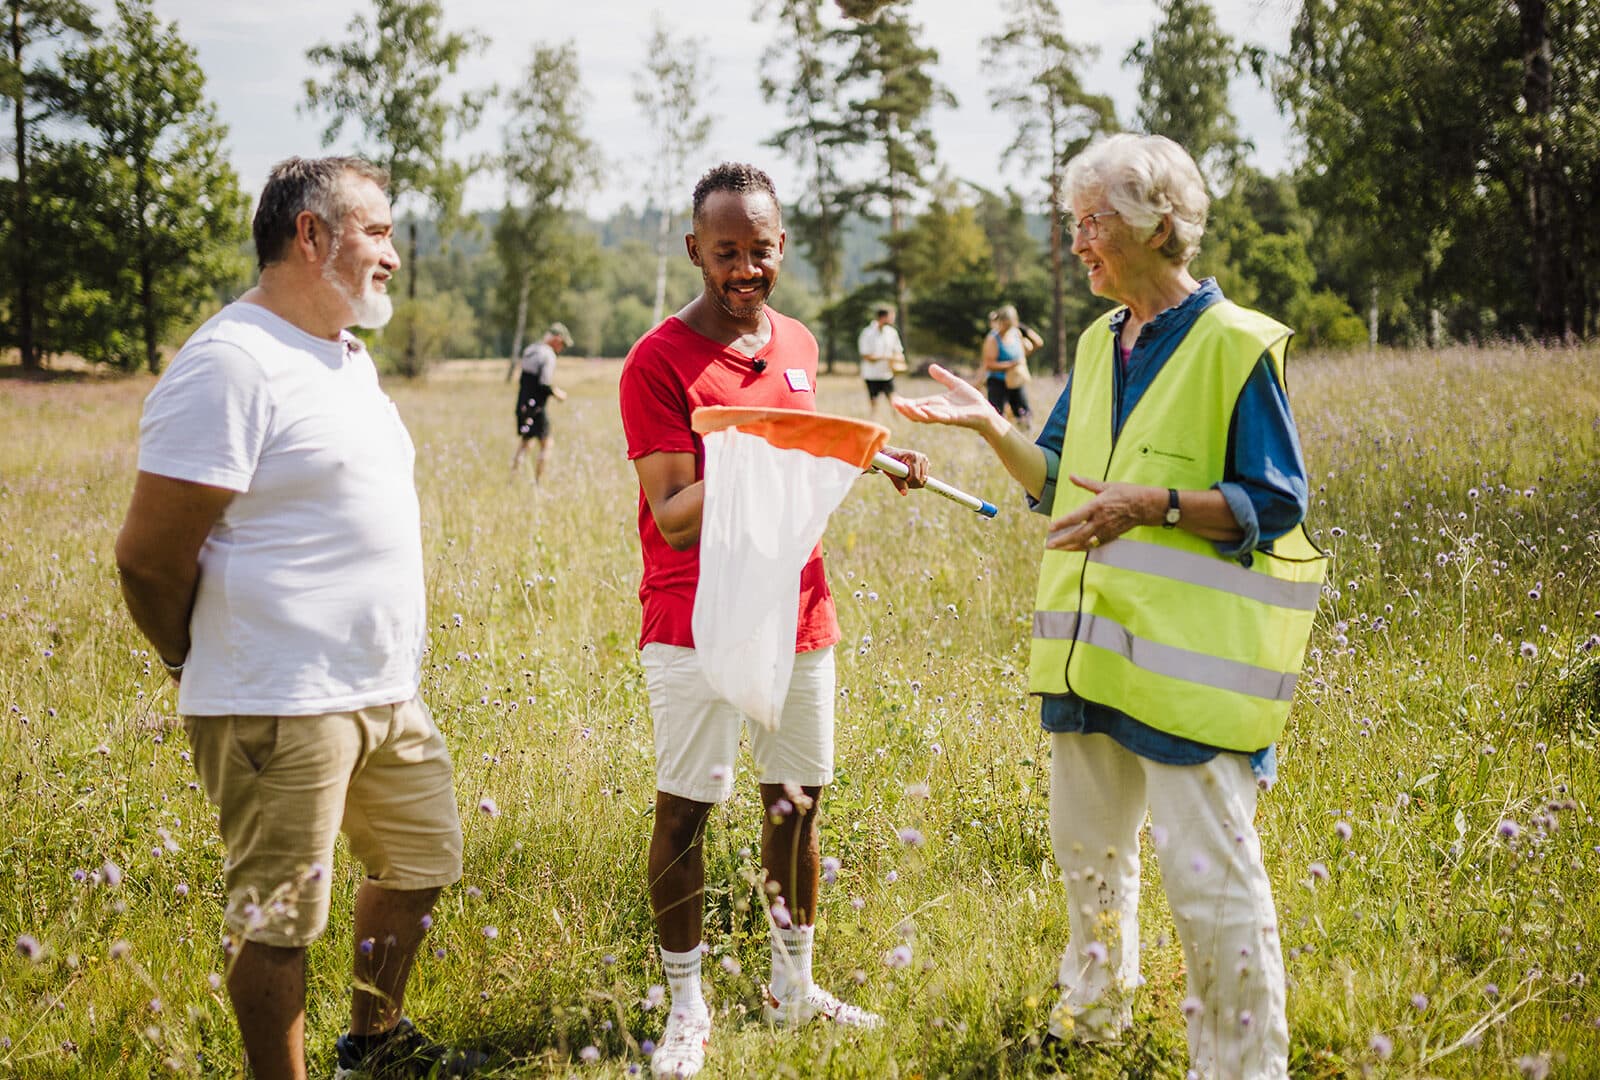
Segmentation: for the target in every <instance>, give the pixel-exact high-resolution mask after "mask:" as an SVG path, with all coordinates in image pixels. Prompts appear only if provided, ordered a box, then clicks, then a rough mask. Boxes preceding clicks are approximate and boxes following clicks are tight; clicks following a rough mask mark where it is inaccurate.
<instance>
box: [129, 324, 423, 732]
mask: <svg viewBox="0 0 1600 1080" xmlns="http://www.w3.org/2000/svg"><path fill="white" fill-rule="evenodd" d="M415 457H416V451H415V449H414V448H413V446H412V443H411V437H410V435H408V434H407V432H406V428H405V424H404V423H402V422H401V419H400V414H399V412H398V411H397V410H396V409H395V405H394V402H392V401H390V400H389V398H388V396H387V395H385V394H384V392H383V390H382V389H381V388H380V387H379V385H378V373H377V369H376V368H374V367H373V364H372V358H371V357H370V356H368V354H367V351H366V349H365V348H364V347H363V346H362V344H361V342H360V340H359V339H357V338H356V337H354V336H353V335H351V334H343V335H341V338H340V340H338V341H329V340H327V339H326V338H318V337H314V336H312V335H311V334H308V333H306V332H305V331H303V330H300V329H299V328H298V327H296V326H294V325H293V324H291V323H289V322H286V321H285V320H283V319H281V318H279V317H278V316H276V315H274V314H272V313H271V312H269V311H267V310H266V309H265V308H263V307H260V306H258V305H255V304H248V303H234V304H230V305H229V306H228V307H226V308H224V309H223V310H222V311H221V312H219V313H218V314H217V315H216V316H214V317H213V318H212V319H210V320H209V321H208V322H207V323H206V324H205V325H204V326H202V327H201V328H200V329H199V330H197V331H196V332H195V334H194V336H193V337H191V338H190V339H189V340H188V342H187V343H185V345H184V346H183V349H182V350H180V351H179V353H178V355H177V356H176V357H175V358H174V359H173V361H172V366H171V367H170V368H169V369H168V370H167V373H166V374H165V375H164V376H163V377H162V379H161V381H160V382H159V383H157V384H156V387H155V389H154V390H152V391H151V392H150V396H149V397H148V398H146V399H145V405H144V418H143V419H142V420H141V422H140V424H139V469H140V471H141V472H149V473H155V474H157V475H160V476H168V477H173V478H175V479H178V480H189V481H193V482H195V483H200V484H209V485H212V486H215V487H223V488H229V489H231V490H233V491H236V492H239V494H238V495H237V496H235V498H234V500H233V501H232V502H231V503H230V504H229V505H228V508H227V510H226V511H224V513H223V515H222V518H221V520H220V521H218V522H217V524H216V526H215V527H214V528H213V529H212V530H211V535H210V536H209V537H207V538H206V542H205V545H204V547H202V549H201V551H200V584H199V588H198V591H197V593H196V595H195V602H194V613H193V615H192V616H191V618H190V624H189V634H190V639H191V645H190V651H189V657H188V660H187V663H186V665H185V667H184V671H183V681H182V682H181V683H180V684H179V689H178V711H179V712H180V713H182V714H184V715H186V716H218V715H228V714H240V715H272V716H306V715H312V714H316V713H325V712H340V711H344V710H350V709H360V708H365V707H367V706H369V705H381V704H387V703H390V702H397V701H407V700H409V699H410V698H412V697H413V696H415V694H416V692H417V689H418V686H419V674H420V670H421V663H422V649H423V644H424V639H425V635H426V633H427V623H426V618H427V614H426V607H425V601H424V592H423V577H422V528H421V514H420V511H419V509H418V505H417V492H416V486H415V484H414V482H413V479H412V465H413V462H414V460H415Z"/></svg>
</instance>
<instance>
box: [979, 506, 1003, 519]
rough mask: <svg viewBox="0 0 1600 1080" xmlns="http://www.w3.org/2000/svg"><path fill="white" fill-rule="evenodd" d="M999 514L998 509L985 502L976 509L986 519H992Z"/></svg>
mask: <svg viewBox="0 0 1600 1080" xmlns="http://www.w3.org/2000/svg"><path fill="white" fill-rule="evenodd" d="M999 512H1000V508H999V507H997V506H996V505H995V504H994V503H989V502H986V503H984V504H983V505H982V506H980V507H978V513H980V514H982V515H983V516H984V517H986V518H992V517H994V516H995V515H996V514H998V513H999Z"/></svg>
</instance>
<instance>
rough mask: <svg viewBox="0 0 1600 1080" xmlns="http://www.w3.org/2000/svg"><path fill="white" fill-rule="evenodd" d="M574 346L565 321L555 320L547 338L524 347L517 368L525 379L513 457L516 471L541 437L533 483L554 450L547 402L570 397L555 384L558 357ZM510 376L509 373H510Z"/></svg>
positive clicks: (519, 395)
mask: <svg viewBox="0 0 1600 1080" xmlns="http://www.w3.org/2000/svg"><path fill="white" fill-rule="evenodd" d="M571 347H572V333H571V331H569V330H568V329H567V327H566V324H564V323H551V324H550V329H548V330H546V331H545V332H544V337H543V338H541V339H540V340H538V341H535V342H531V343H530V344H529V345H528V347H527V348H526V349H523V350H522V359H521V360H520V361H519V362H518V364H517V367H519V368H520V369H521V371H522V380H521V383H520V384H519V385H518V387H517V437H518V438H519V439H521V441H520V442H519V443H517V452H516V454H514V455H513V456H512V458H511V471H512V472H516V471H517V468H518V466H520V465H521V464H522V457H523V455H524V454H526V453H527V452H528V444H529V443H530V442H532V441H534V440H535V439H537V440H539V454H538V456H537V457H535V458H534V459H533V482H534V483H536V484H537V483H538V482H539V481H540V480H543V479H544V463H545V458H546V456H547V455H548V454H549V453H550V417H549V415H548V414H547V413H546V412H545V405H546V403H547V402H549V400H550V399H551V398H555V399H556V400H557V401H565V400H567V392H566V391H565V390H563V389H561V388H560V387H559V386H556V385H555V381H554V380H555V377H556V357H557V356H558V355H560V353H561V352H562V350H564V349H569V348H571ZM507 377H508V378H509V375H508V376H507Z"/></svg>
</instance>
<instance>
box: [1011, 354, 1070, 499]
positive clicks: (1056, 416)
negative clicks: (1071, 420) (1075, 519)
mask: <svg viewBox="0 0 1600 1080" xmlns="http://www.w3.org/2000/svg"><path fill="white" fill-rule="evenodd" d="M1071 401H1072V376H1071V375H1068V376H1067V385H1066V386H1065V387H1064V388H1062V391H1061V396H1060V397H1058V398H1056V403H1055V404H1054V405H1053V406H1051V407H1050V416H1049V419H1047V420H1045V422H1044V427H1042V428H1040V429H1039V437H1038V438H1037V439H1035V440H1033V445H1035V446H1037V447H1038V448H1039V449H1040V450H1043V451H1044V487H1043V488H1041V489H1040V491H1039V497H1038V498H1037V499H1035V498H1034V497H1033V496H1032V495H1029V494H1028V493H1027V492H1023V495H1024V497H1026V498H1027V500H1028V509H1029V510H1032V511H1033V512H1034V513H1035V514H1043V515H1044V516H1045V517H1049V516H1050V513H1051V508H1052V507H1054V506H1055V504H1056V477H1058V476H1060V475H1061V445H1062V443H1064V442H1065V441H1066V438H1067V409H1068V408H1069V407H1070V403H1071Z"/></svg>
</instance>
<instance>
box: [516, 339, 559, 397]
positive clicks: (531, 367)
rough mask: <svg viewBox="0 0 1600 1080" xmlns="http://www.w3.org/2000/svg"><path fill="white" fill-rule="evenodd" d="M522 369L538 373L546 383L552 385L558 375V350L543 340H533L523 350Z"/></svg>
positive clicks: (540, 378) (533, 373)
mask: <svg viewBox="0 0 1600 1080" xmlns="http://www.w3.org/2000/svg"><path fill="white" fill-rule="evenodd" d="M522 370H523V371H525V372H526V373H527V374H529V375H537V376H538V377H539V381H540V382H542V383H543V384H544V385H546V386H549V385H551V382H552V380H553V379H555V376H556V351H555V350H554V349H552V348H551V347H550V346H549V345H546V344H545V343H544V342H542V341H535V342H533V343H532V344H530V345H529V346H528V347H527V348H525V349H523V350H522Z"/></svg>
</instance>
